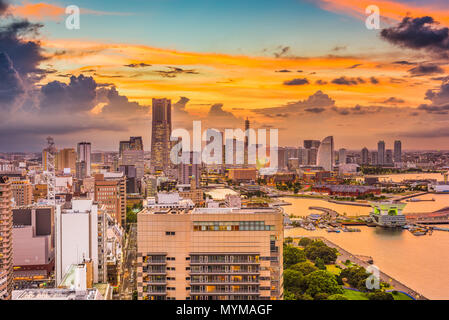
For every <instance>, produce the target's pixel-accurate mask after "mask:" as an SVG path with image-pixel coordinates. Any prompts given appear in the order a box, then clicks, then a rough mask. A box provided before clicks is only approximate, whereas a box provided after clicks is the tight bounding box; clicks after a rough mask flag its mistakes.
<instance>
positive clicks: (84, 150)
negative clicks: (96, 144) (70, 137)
mask: <svg viewBox="0 0 449 320" xmlns="http://www.w3.org/2000/svg"><path fill="white" fill-rule="evenodd" d="M91 149H92V145H91V143H90V142H80V143H78V148H77V152H78V160H77V171H78V166H81V167H83V168H85V175H86V176H82V175H81V177H79V178H80V179H83V178H85V177H90V175H91V159H90V154H91Z"/></svg>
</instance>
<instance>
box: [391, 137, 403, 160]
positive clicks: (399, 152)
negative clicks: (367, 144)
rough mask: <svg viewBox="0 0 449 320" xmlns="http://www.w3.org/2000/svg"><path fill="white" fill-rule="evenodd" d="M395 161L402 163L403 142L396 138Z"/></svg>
mask: <svg viewBox="0 0 449 320" xmlns="http://www.w3.org/2000/svg"><path fill="white" fill-rule="evenodd" d="M393 160H394V162H395V163H401V162H402V142H401V141H400V140H396V141H395V142H394V159H393Z"/></svg>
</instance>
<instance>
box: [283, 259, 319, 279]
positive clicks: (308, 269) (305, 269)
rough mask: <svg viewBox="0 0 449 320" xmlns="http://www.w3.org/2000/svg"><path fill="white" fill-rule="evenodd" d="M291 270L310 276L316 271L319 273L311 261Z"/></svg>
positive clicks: (298, 264) (301, 263)
mask: <svg viewBox="0 0 449 320" xmlns="http://www.w3.org/2000/svg"><path fill="white" fill-rule="evenodd" d="M290 269H291V270H296V271H299V272H301V273H302V274H303V275H305V276H306V275H308V274H309V273H312V272H314V271H317V270H318V268H317V267H315V266H314V265H313V263H311V262H309V261H304V262H299V263H297V264H294V265H292V266H291V267H290Z"/></svg>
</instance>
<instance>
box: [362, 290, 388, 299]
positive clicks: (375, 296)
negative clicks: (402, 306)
mask: <svg viewBox="0 0 449 320" xmlns="http://www.w3.org/2000/svg"><path fill="white" fill-rule="evenodd" d="M368 299H370V300H394V297H393V295H392V294H391V293H389V292H382V291H376V292H372V293H369V294H368Z"/></svg>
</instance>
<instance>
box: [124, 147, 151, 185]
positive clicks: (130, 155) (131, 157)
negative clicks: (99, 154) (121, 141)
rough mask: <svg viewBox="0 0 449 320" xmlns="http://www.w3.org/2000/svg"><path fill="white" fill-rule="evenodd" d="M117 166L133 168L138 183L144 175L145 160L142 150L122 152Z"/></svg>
mask: <svg viewBox="0 0 449 320" xmlns="http://www.w3.org/2000/svg"><path fill="white" fill-rule="evenodd" d="M119 166H134V167H135V168H136V179H137V180H138V181H140V179H142V178H143V176H144V174H145V159H144V152H143V150H132V149H129V150H124V151H123V154H122V157H121V159H120V161H119Z"/></svg>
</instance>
